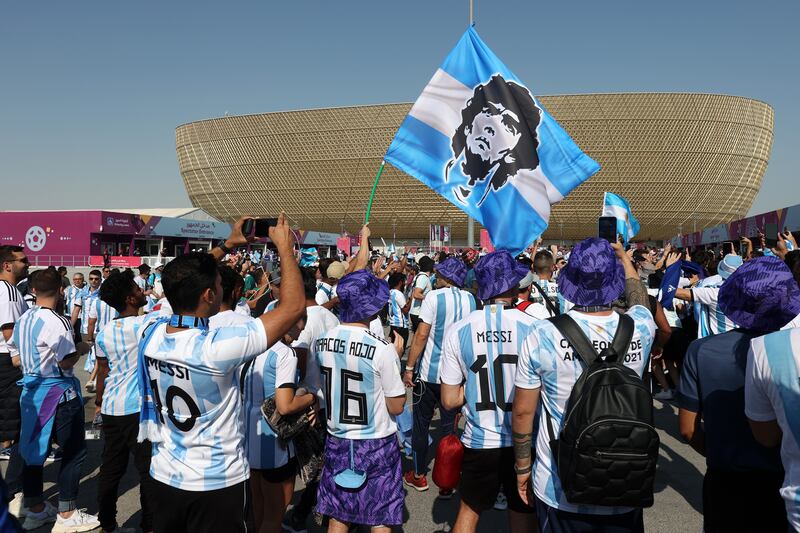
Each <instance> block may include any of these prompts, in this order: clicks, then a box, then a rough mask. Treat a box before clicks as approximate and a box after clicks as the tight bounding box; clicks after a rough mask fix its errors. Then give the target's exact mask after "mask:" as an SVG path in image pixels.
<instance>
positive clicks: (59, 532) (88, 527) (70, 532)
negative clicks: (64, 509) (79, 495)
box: [53, 509, 100, 533]
mask: <svg viewBox="0 0 800 533" xmlns="http://www.w3.org/2000/svg"><path fill="white" fill-rule="evenodd" d="M98 527H100V520H98V519H97V517H96V516H95V515H93V514H87V513H85V512H84V510H83V509H75V512H74V513H72V516H70V517H69V518H62V517H61V515H58V518H56V524H55V525H54V526H53V533H77V532H79V531H92V530H93V529H97V528H98Z"/></svg>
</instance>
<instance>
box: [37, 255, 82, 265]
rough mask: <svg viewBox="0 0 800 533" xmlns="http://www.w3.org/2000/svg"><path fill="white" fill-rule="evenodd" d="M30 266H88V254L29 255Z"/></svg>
mask: <svg viewBox="0 0 800 533" xmlns="http://www.w3.org/2000/svg"><path fill="white" fill-rule="evenodd" d="M28 260H29V261H30V265H31V266H35V267H48V266H54V267H60V266H67V267H85V266H89V256H88V255H30V256H28Z"/></svg>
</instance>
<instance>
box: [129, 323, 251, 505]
mask: <svg viewBox="0 0 800 533" xmlns="http://www.w3.org/2000/svg"><path fill="white" fill-rule="evenodd" d="M153 327H154V328H155V330H154V331H153V332H152V336H151V338H150V340H149V342H148V343H147V346H146V348H145V352H144V356H145V358H146V360H147V365H148V368H147V370H148V373H149V376H150V379H151V381H152V386H153V393H154V394H155V396H156V403H157V408H158V410H159V411H160V413H161V415H162V419H163V423H162V424H160V432H161V438H162V442H156V443H153V458H152V462H151V467H150V474H151V475H152V476H153V479H155V480H156V481H159V482H161V483H164V484H167V485H170V486H172V487H174V488H178V489H181V490H187V491H206V490H216V489H221V488H225V487H230V486H233V485H236V484H237V483H241V482H242V481H244V480H246V479H247V478H248V477H249V468H248V463H247V458H246V456H245V451H244V445H243V440H242V434H241V427H240V424H241V397H240V393H239V377H240V375H239V368H240V367H241V365H243V364H244V363H245V362H247V361H249V360H252V359H254V358H255V357H256V356H257V355H258V354H260V353H263V352H264V351H266V349H267V335H266V331H265V330H264V325H263V324H262V322H261V321H260V320H256V319H249V320H247V322H245V323H243V324H241V325H236V326H228V327H221V328H218V329H210V330H206V329H187V330H181V331H177V332H175V333H167V332H166V325H165V324H159V325H156V326H153Z"/></svg>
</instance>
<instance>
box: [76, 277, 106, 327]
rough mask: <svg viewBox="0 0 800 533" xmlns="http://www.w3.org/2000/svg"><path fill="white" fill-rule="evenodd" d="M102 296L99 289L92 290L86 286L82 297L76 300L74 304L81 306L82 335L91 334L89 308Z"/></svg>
mask: <svg viewBox="0 0 800 533" xmlns="http://www.w3.org/2000/svg"><path fill="white" fill-rule="evenodd" d="M99 297H100V291H99V290H94V291H92V290H90V289H89V288H88V287H86V290H85V291H84V292H83V293H82V294H81V295H80V298H79V299H77V300H75V303H74V304H73V305H80V308H81V314H80V317H81V335H88V334H89V310H90V308H91V306H92V305H93V304H94V303H95V302H96V300H98V299H99Z"/></svg>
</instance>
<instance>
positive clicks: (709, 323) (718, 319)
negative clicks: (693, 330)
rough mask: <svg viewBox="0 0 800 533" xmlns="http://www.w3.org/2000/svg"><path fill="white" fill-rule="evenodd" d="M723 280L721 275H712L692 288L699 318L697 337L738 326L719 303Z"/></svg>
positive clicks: (700, 337)
mask: <svg viewBox="0 0 800 533" xmlns="http://www.w3.org/2000/svg"><path fill="white" fill-rule="evenodd" d="M722 282H723V281H722V278H721V277H720V276H712V277H710V278H706V279H704V280H700V281H699V282H698V283H697V285H696V286H695V287H694V288H693V289H692V298H693V300H694V312H695V317H696V318H697V338H699V339H702V338H705V337H708V336H710V335H719V334H720V333H725V332H727V331H731V330H732V329H735V328H736V324H734V323H733V321H732V320H731V319H729V318H728V317H726V316H725V313H723V312H722V309H720V307H719V305H717V298H718V296H719V288H720V286H721V285H722Z"/></svg>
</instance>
